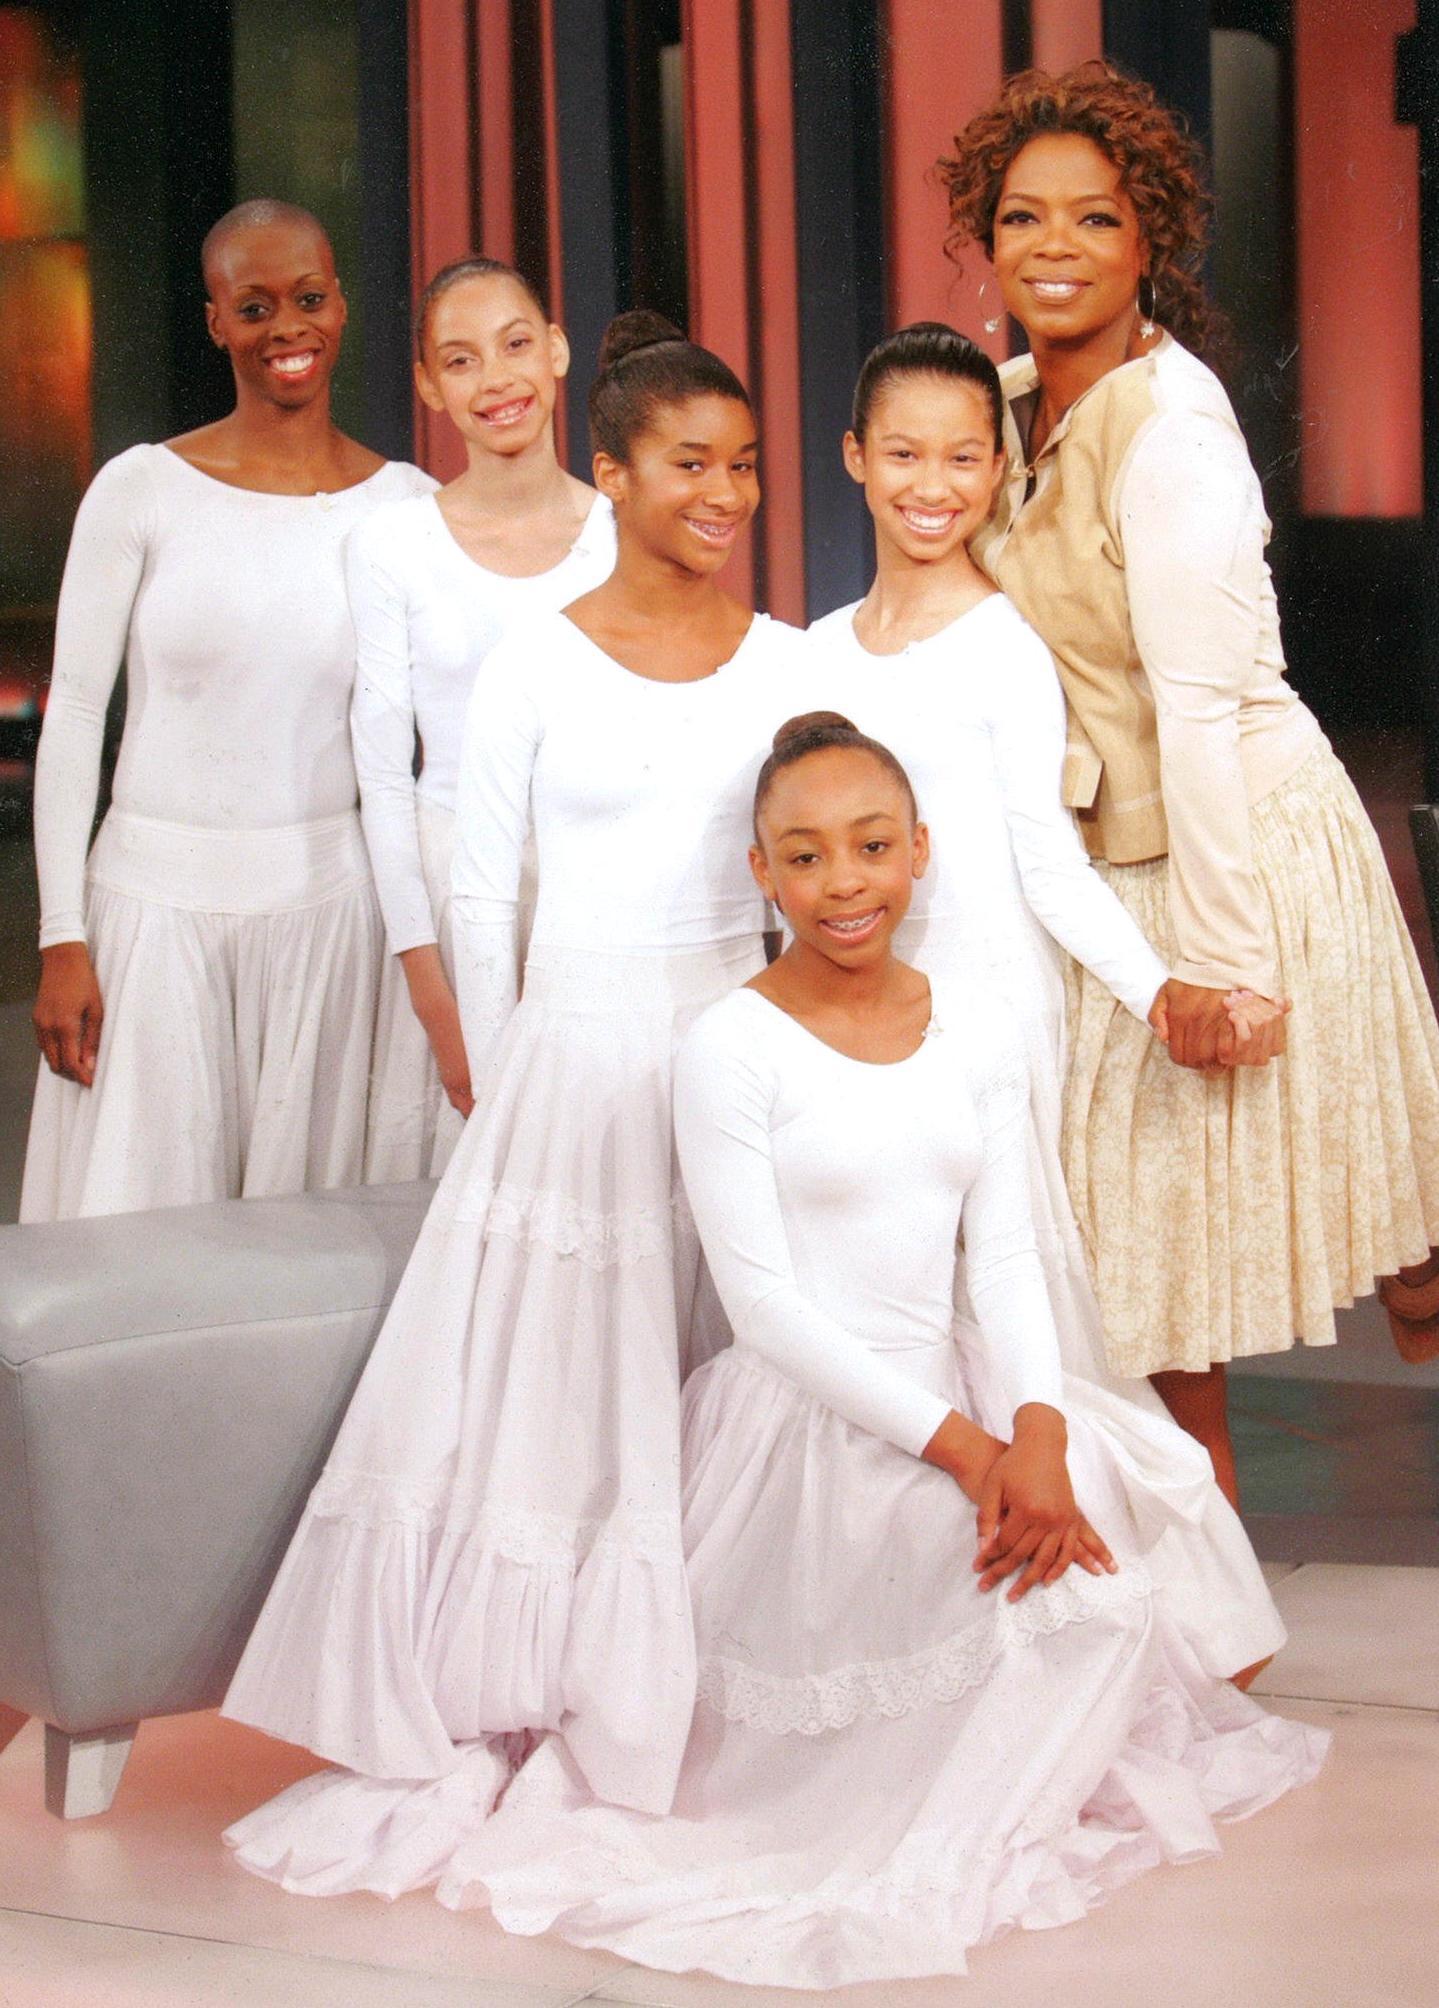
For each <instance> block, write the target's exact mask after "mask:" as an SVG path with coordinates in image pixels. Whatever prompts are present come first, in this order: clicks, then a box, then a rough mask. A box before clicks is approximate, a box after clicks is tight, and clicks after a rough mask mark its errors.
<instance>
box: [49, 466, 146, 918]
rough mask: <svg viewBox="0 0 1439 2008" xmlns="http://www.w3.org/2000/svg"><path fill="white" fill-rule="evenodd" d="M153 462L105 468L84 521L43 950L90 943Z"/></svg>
mask: <svg viewBox="0 0 1439 2008" xmlns="http://www.w3.org/2000/svg"><path fill="white" fill-rule="evenodd" d="M155 517H156V497H155V490H154V486H153V484H152V482H151V480H150V477H149V474H148V473H147V471H146V468H145V465H144V461H143V459H142V458H141V457H140V456H139V455H138V454H135V453H125V454H121V455H120V456H119V458H118V459H115V460H111V461H109V462H107V464H106V465H105V466H104V467H102V468H101V469H100V472H99V473H98V474H97V475H96V476H95V479H94V480H93V481H92V482H91V484H90V487H89V490H88V492H87V493H86V495H85V498H84V500H83V501H82V502H81V504H80V509H79V513H78V514H77V516H76V518H75V528H74V531H73V533H72V535H71V538H70V551H69V555H68V557H67V558H66V560H65V576H64V580H63V582H62V584H61V587H60V604H59V609H58V613H57V616H56V622H55V665H54V669H53V671H52V673H51V678H50V695H49V700H48V704H47V707H46V711H45V725H44V729H43V730H42V732H41V734H40V749H39V753H38V756H37V758H36V762H35V863H36V869H37V871H38V874H39V879H40V946H41V947H42V948H49V947H51V946H52V945H53V944H54V943H55V942H57V941H83V940H84V939H85V918H84V902H85V856H86V852H87V850H88V848H89V842H90V825H91V823H92V821H93V819H94V815H95V798H96V794H97V792H98V790H99V785H100V753H101V747H102V744H103V741H104V736H105V710H106V707H107V705H108V704H109V702H110V694H111V692H112V691H113V690H114V688H115V679H116V677H117V676H118V675H119V673H120V665H121V663H122V662H123V661H124V659H125V645H126V641H127V638H128V635H129V629H130V616H131V612H132V610H133V608H134V604H135V595H136V594H137V593H138V591H139V590H140V582H141V580H142V578H143V577H144V572H145V560H146V555H147V552H148V550H149V547H150V541H151V538H152V537H153V534H154V528H155Z"/></svg>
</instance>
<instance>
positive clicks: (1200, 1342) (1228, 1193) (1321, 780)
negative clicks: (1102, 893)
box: [1064, 743, 1439, 1375]
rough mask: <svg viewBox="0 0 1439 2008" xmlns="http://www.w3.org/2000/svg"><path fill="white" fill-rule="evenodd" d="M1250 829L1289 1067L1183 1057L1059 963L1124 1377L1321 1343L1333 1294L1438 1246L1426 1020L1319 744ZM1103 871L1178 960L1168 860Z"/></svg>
mask: <svg viewBox="0 0 1439 2008" xmlns="http://www.w3.org/2000/svg"><path fill="white" fill-rule="evenodd" d="M1251 830H1252V840H1253V855H1254V863H1255V869H1256V871H1257V872H1258V875H1259V878H1260V881H1261V884H1262V885H1263V888H1264V891H1265V894H1266V897H1267V899H1268V903H1269V912H1270V919H1271V925H1272V929H1273V936H1274V942H1275V946H1276V950H1277V956H1278V964H1279V971H1280V981H1281V984H1282V987H1283V991H1284V994H1285V995H1286V996H1288V997H1289V998H1291V999H1292V1000H1293V1006H1294V1008H1293V1013H1292V1015H1291V1017H1290V1019H1289V1023H1288V1050H1287V1052H1286V1054H1285V1056H1284V1057H1283V1058H1282V1059H1280V1060H1277V1061H1275V1062H1274V1063H1273V1064H1272V1065H1270V1066H1268V1067H1263V1068H1246V1067H1241V1068H1238V1069H1236V1070H1235V1071H1234V1072H1233V1073H1232V1074H1225V1075H1222V1076H1219V1077H1217V1078H1210V1077H1207V1076H1205V1075H1202V1074H1198V1073H1195V1072H1193V1071H1191V1070H1189V1069H1187V1068H1183V1067H1178V1066H1176V1065H1174V1063H1173V1062H1172V1061H1171V1060H1170V1059H1169V1058H1168V1056H1167V1054H1166V1053H1165V1051H1164V1049H1163V1047H1162V1046H1160V1045H1159V1044H1157V1042H1156V1041H1155V1040H1154V1039H1153V1038H1152V1036H1151V1035H1150V1033H1149V1031H1148V1029H1147V1028H1146V1027H1145V1026H1143V1025H1140V1024H1139V1023H1138V1022H1137V1021H1136V1020H1135V1019H1133V1018H1132V1017H1130V1015H1129V1014H1128V1013H1127V1012H1126V1011H1124V1010H1122V1009H1121V1008H1120V1006H1119V1005H1117V1004H1116V1003H1115V1001H1114V999H1113V997H1112V996H1111V995H1110V993H1109V992H1108V991H1107V990H1106V989H1105V988H1104V987H1103V985H1102V984H1100V983H1099V982H1098V981H1097V979H1096V978H1094V977H1093V976H1091V975H1090V974H1089V972H1088V971H1087V970H1085V969H1082V968H1080V967H1078V966H1077V965H1071V967H1070V970H1069V975H1068V982H1069V1071H1068V1078H1067V1082H1066V1088H1065V1111H1064V1169H1065V1176H1066V1179H1067V1181H1068V1184H1069V1189H1070V1194H1071V1197H1072V1200H1073V1202H1074V1209H1075V1213H1076V1216H1077V1218H1078V1221H1079V1225H1080V1230H1081V1233H1082V1234H1083V1237H1084V1242H1085V1247H1086V1250H1087V1252H1088V1255H1089V1258H1090V1262H1091V1264H1092V1267H1093V1270H1094V1275H1095V1283H1096V1288H1097V1291H1098V1295H1099V1301H1100V1307H1101V1310H1102V1312H1103V1318H1104V1331H1105V1341H1106V1346H1107V1348H1108V1352H1109V1358H1110V1363H1111V1365H1112V1366H1113V1368H1114V1370H1115V1371H1116V1372H1117V1373H1122V1374H1130V1375H1138V1374H1148V1373H1154V1372H1157V1371H1159V1370H1161V1369H1164V1368H1184V1369H1186V1370H1188V1371H1191V1372H1198V1371H1202V1370H1203V1369H1204V1368H1206V1367H1208V1366H1209V1365H1210V1363H1211V1362H1212V1361H1215V1360H1228V1359H1235V1358H1241V1357H1243V1356H1245V1355H1247V1354H1252V1353H1266V1352H1282V1351H1284V1350H1285V1349H1286V1348H1287V1347H1289V1346H1290V1345H1292V1344H1293V1343H1294V1342H1295V1340H1296V1339H1298V1340H1299V1341H1301V1342H1303V1343H1305V1344H1308V1345H1332V1344H1333V1343H1334V1339H1335V1329H1334V1308H1335V1306H1336V1305H1348V1304H1351V1303H1352V1302H1353V1301H1354V1299H1355V1297H1356V1296H1360V1295H1363V1294H1364V1293H1366V1292H1368V1291H1371V1290H1372V1289H1373V1288H1374V1286H1375V1281H1376V1279H1377V1278H1378V1277H1380V1276H1385V1275H1391V1274H1392V1273H1393V1272H1394V1270H1395V1269H1397V1268H1398V1267H1400V1265H1401V1264H1409V1263H1413V1262H1418V1261H1421V1260H1422V1259H1423V1258H1424V1256H1425V1254H1426V1253H1427V1251H1428V1250H1429V1248H1430V1247H1431V1246H1432V1245H1439V1026H1436V1023H1435V1017H1434V1010H1433V1007H1432V1005H1431V1003H1430V1000H1429V996H1428V992H1427V990H1426V988H1425V984H1424V978H1423V975H1422V973H1421V971H1420V968H1419V963H1418V959H1417V957H1416V956H1415V953H1414V947H1413V943H1412V942H1411V941H1410V939H1409V934H1408V930H1407V928H1406V927H1405V925H1404V920H1403V917H1402V915H1401V913H1400V910H1399V904H1398V900H1397V899H1396V897H1395V893H1394V888H1393V886H1392V884H1391V883H1390V880H1389V874H1388V871H1387V870H1386V868H1385V864H1384V858H1383V854H1382V852H1381V851H1380V848H1379V841H1378V839H1377V837H1376V836H1375V834H1374V830H1373V827H1372V825H1371V824H1370V822H1369V819H1368V817H1367V816H1366V815H1365V813H1364V809H1363V805H1362V804H1361V802H1360V800H1359V797H1358V795H1357V794H1356V792H1355V790H1354V787H1353V784H1352V783H1351V782H1350V780H1349V777H1348V775H1347V774H1346V773H1345V771H1344V769H1343V767H1342V766H1341V765H1340V763H1339V761H1338V760H1337V758H1336V757H1335V755H1334V753H1333V752H1332V751H1331V750H1330V748H1329V746H1328V744H1327V743H1325V744H1324V745H1322V746H1320V747H1319V748H1318V749H1317V750H1316V751H1315V752H1314V753H1313V754H1311V755H1310V757H1309V758H1308V759H1307V760H1306V761H1305V762H1304V764H1303V766H1302V767H1300V769H1299V770H1298V772H1297V773H1296V774H1294V775H1293V776H1291V778H1290V779H1289V780H1288V781H1285V782H1283V783H1282V784H1281V785H1280V786H1279V787H1278V788H1276V789H1275V790H1274V791H1273V792H1272V793H1271V794H1269V795H1267V796H1265V797H1264V799H1263V800H1262V801H1260V802H1258V803H1257V804H1256V805H1255V807H1254V809H1253V811H1252V813H1251ZM1100 870H1101V871H1102V872H1103V873H1104V875H1105V877H1106V878H1107V880H1108V882H1109V884H1110V886H1111V887H1112V888H1113V890H1114V891H1115V892H1116V893H1117V894H1118V896H1119V898H1120V899H1121V900H1122V901H1123V903H1124V905H1125V906H1126V907H1127V908H1128V910H1129V911H1130V912H1131V913H1132V914H1133V915H1134V917H1135V919H1136V920H1137V921H1138V923H1139V925H1140V926H1141V927H1142V928H1143V929H1144V931H1145V933H1146V934H1147V935H1148V937H1149V939H1150V940H1151V941H1152V942H1153V943H1154V945H1155V947H1156V948H1157V949H1158V950H1159V952H1160V954H1161V955H1163V956H1164V957H1165V958H1166V959H1167V960H1169V961H1171V962H1172V961H1173V960H1174V959H1175V954H1176V950H1175V943H1174V938H1173V933H1172V928H1171V922H1170V912H1169V863H1168V860H1167V859H1165V858H1160V859H1156V860H1154V861H1153V862H1152V863H1146V864H1138V865H1108V866H1106V865H1101V866H1100Z"/></svg>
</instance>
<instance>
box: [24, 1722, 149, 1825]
mask: <svg viewBox="0 0 1439 2008" xmlns="http://www.w3.org/2000/svg"><path fill="white" fill-rule="evenodd" d="M139 1726H140V1725H139V1723H138V1722H122V1723H119V1724H118V1725H117V1726H116V1727H115V1728H113V1729H96V1730H92V1731H87V1732H84V1733H81V1734H71V1733H70V1732H69V1731H68V1730H65V1729H56V1728H55V1727H54V1726H53V1724H51V1723H49V1722H47V1723H46V1724H45V1804H46V1806H47V1807H48V1808H49V1810H50V1811H51V1812H52V1813H53V1814H54V1815H55V1817H56V1819H57V1820H83V1819H85V1818H87V1817H88V1816H89V1815H90V1814H92V1813H103V1812H105V1811H107V1810H108V1808H109V1805H110V1801H111V1800H112V1799H113V1798H114V1796H115V1788H116V1786H117V1785H118V1784H119V1783H120V1773H121V1772H122V1771H123V1770H124V1769H125V1760H126V1758H127V1757H128V1756H129V1755H130V1745H131V1744H132V1743H133V1742H134V1741H135V1731H136V1730H137V1729H138V1728H139Z"/></svg>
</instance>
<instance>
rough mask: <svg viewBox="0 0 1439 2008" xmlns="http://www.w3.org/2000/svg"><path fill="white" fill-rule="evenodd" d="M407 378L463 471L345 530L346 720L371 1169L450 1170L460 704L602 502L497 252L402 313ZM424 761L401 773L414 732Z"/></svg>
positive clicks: (557, 348)
mask: <svg viewBox="0 0 1439 2008" xmlns="http://www.w3.org/2000/svg"><path fill="white" fill-rule="evenodd" d="M415 338H416V344H417V347H418V360H417V361H416V364H415V383H416V386H417V388H418V390H419V393H420V396H421V397H422V398H423V399H424V401H425V403H426V404H428V405H429V406H430V407H431V409H432V410H434V411H442V412H443V413H444V414H445V415H446V417H447V418H448V419H449V420H450V421H451V423H452V424H453V425H454V427H455V430H456V431H457V432H458V433H459V435H460V438H461V439H462V440H463V442H464V447H465V457H466V463H467V464H466V467H465V471H464V473H463V474H461V475H460V476H459V477H458V478H457V479H456V480H454V481H452V482H450V483H449V485H448V486H447V487H445V488H442V489H440V491H439V492H438V494H434V495H416V496H412V497H410V498H408V499H407V500H404V501H401V502H396V503H394V504H392V505H391V506H390V507H388V508H384V509H377V510H376V511H375V512H374V514H373V515H372V516H370V517H368V518H367V519H366V521H365V522H364V523H362V524H361V525H360V526H359V527H358V528H357V529H356V531H355V532H354V534H353V535H352V537H351V538H350V542H349V548H348V552H347V577H348V581H349V591H350V609H351V612H352V613H353V615H354V619H355V651H356V661H355V697H354V704H353V706H352V708H351V713H350V720H351V727H352V730H353V733H354V740H355V767H356V770H357V772H358V774H359V777H360V810H361V815H362V818H363V821H364V826H365V841H366V843H367V844H368V846H369V851H370V858H371V861H372V862H373V864H374V868H375V887H376V890H377V891H378V893H379V896H380V905H381V908H382V909H383V911H384V916H385V936H386V942H387V946H388V949H389V954H388V956H387V957H386V961H385V975H384V980H383V983H382V986H381V993H380V1018H379V1027H378V1030H377V1033H376V1041H375V1064H374V1087H373V1092H372V1095H371V1100H370V1121H369V1135H368V1139H367V1142H366V1152H365V1172H366V1177H367V1178H369V1179H371V1180H375V1181H382V1180H387V1179H403V1178H423V1177H426V1176H429V1175H431V1174H435V1173H438V1172H441V1171H443V1170H444V1168H445V1165H446V1164H447V1163H448V1162H449V1156H450V1152H451V1151H452V1150H453V1149H454V1147H455V1143H456V1140H457V1139H458V1137H459V1134H460V1126H461V1123H462V1121H463V1119H464V1117H465V1116H467V1115H468V1114H469V1112H470V1109H471V1107H472V1106H473V1095H472V1093H471V1088H470V1070H469V1064H468V1061H467V1060H466V1057H465V1048H464V1038H463V1035H462V1033H461V1030H460V1014H459V1007H458V1005H457V1003H456V1001H455V989H454V984H455V971H454V948H453V941H452V930H451V923H450V872H451V865H452V861H453V857H454V848H455V791H456V787H457V783H458V775H459V765H460V746H461V740H462V736H463V733H464V724H465V709H466V706H467V704H468V702H469V697H470V691H471V689H472V688H473V686H474V681H475V678H476V676H477V675H478V674H479V673H480V672H481V670H482V668H483V665H484V663H485V661H486V659H487V657H488V656H489V654H490V651H491V650H492V649H493V648H494V646H495V644H496V642H498V641H499V640H500V638H501V637H502V636H503V635H504V634H506V633H507V632H508V631H509V629H510V628H512V627H513V626H515V625H516V623H517V622H519V621H522V620H525V619H527V618H529V617H531V616H533V615H534V614H537V613H545V612H548V611H550V610H552V609H555V608H559V607H563V606H567V605H568V604H569V602H570V601H571V600H574V599H578V598H579V596H580V594H581V593H585V592H588V591H589V590H590V588H591V587H592V586H597V585H598V584H599V583H600V581H601V579H604V578H607V577H608V576H609V574H610V572H611V570H612V569H613V566H614V561H615V531H614V512H613V510H612V509H611V507H610V504H609V502H608V501H607V499H606V498H605V497H604V496H602V495H599V494H597V493H596V492H595V490H594V489H593V488H591V487H590V486H589V485H588V483H586V482H583V481H579V480H576V478H575V477H574V475H572V474H567V473H566V472H565V470H564V468H563V467H561V466H560V464H559V461H558V460H557V459H556V457H555V423H554V416H555V402H556V399H557V396H558V394H559V387H560V384H561V382H562V381H563V379H564V377H565V376H566V375H567V374H568V371H569V363H570V352H569V344H568V343H567V342H566V340H565V337H564V333H563V331H562V330H561V329H559V328H557V327H555V326H554V325H553V324H552V323H551V322H550V321H549V319H548V317H547V316H546V314H545V311H544V308H543V306H542V305H541V302H540V298H539V295H538V294H537V292H536V291H535V289H534V287H533V286H532V285H531V284H530V282H529V281H528V280H527V279H525V278H523V277H522V276H521V275H520V274H519V273H518V272H516V271H514V270H513V269H512V268H511V267H510V266H508V265H502V264H500V263H499V262H498V261H497V260H495V259H493V258H464V259H461V260H460V261H459V262H458V263H457V264H454V265H446V266H445V267H444V269H443V270H442V271H440V272H437V273H436V274H435V276H434V278H433V279H431V281H430V283H429V284H428V286H426V288H425V290H424V292H423V294H422V295H421V297H420V304H419V308H418V310H417V312H416V316H415ZM417 739H418V741H419V747H420V756H421V767H420V774H419V778H418V780H417V779H416V777H415V771H414V768H415V744H416V740H417Z"/></svg>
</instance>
